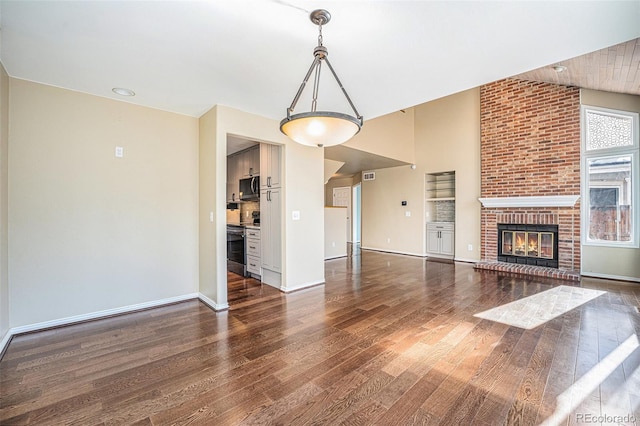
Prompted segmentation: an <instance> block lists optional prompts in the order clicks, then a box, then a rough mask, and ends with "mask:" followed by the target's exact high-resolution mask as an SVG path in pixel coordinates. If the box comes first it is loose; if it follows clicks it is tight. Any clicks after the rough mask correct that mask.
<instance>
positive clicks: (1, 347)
mask: <svg viewBox="0 0 640 426" xmlns="http://www.w3.org/2000/svg"><path fill="white" fill-rule="evenodd" d="M12 337H13V334H11V330H7V332H6V333H5V334H4V336H3V337H2V340H0V359H2V355H3V354H4V351H5V350H6V349H7V347H8V346H9V342H10V341H11V338H12Z"/></svg>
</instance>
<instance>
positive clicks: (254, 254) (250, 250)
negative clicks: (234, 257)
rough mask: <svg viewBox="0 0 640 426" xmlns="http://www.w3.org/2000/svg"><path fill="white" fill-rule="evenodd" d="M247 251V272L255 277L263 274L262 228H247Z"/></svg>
mask: <svg viewBox="0 0 640 426" xmlns="http://www.w3.org/2000/svg"><path fill="white" fill-rule="evenodd" d="M244 241H245V253H246V255H247V272H248V273H250V274H251V275H252V276H254V277H259V276H260V275H262V267H261V266H262V260H261V258H262V250H261V239H260V230H259V229H254V228H246V231H245V240H244Z"/></svg>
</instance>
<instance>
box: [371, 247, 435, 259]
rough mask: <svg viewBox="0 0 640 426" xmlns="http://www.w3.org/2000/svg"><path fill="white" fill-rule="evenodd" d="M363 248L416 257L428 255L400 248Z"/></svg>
mask: <svg viewBox="0 0 640 426" xmlns="http://www.w3.org/2000/svg"><path fill="white" fill-rule="evenodd" d="M362 250H371V251H379V252H382V253H391V254H403V255H405V256H416V257H427V254H426V253H422V254H421V253H410V252H407V251H398V250H387V249H380V248H374V247H362Z"/></svg>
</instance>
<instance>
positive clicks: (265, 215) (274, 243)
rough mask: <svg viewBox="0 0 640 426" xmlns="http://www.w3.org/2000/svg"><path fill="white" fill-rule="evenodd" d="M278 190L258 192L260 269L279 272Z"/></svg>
mask: <svg viewBox="0 0 640 426" xmlns="http://www.w3.org/2000/svg"><path fill="white" fill-rule="evenodd" d="M280 191H281V189H280V188H274V189H265V190H262V192H261V193H260V235H261V239H260V245H261V262H262V269H263V270H265V269H268V270H269V271H273V272H281V270H282V243H281V234H282V205H281V192H280ZM267 284H270V283H267ZM278 285H279V283H278Z"/></svg>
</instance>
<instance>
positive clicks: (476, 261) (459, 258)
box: [453, 257, 480, 263]
mask: <svg viewBox="0 0 640 426" xmlns="http://www.w3.org/2000/svg"><path fill="white" fill-rule="evenodd" d="M453 260H455V261H456V262H465V263H478V262H480V259H464V258H462V257H456V258H455V259H453Z"/></svg>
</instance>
